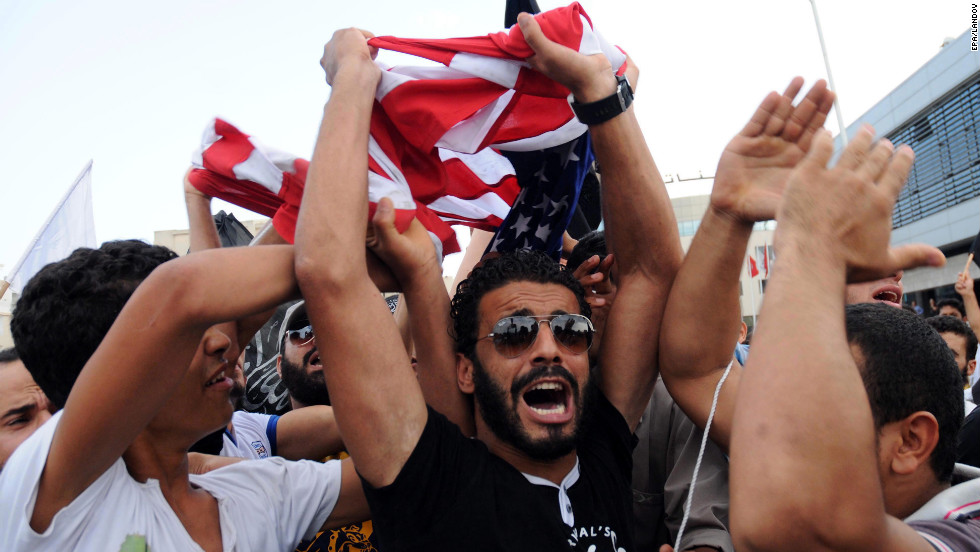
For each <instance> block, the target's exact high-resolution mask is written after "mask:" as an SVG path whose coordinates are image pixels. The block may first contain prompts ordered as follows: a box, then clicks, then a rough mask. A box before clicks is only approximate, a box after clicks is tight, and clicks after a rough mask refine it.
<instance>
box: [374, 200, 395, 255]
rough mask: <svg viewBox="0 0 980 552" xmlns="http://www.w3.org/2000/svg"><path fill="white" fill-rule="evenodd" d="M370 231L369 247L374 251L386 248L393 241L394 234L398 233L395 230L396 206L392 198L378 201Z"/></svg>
mask: <svg viewBox="0 0 980 552" xmlns="http://www.w3.org/2000/svg"><path fill="white" fill-rule="evenodd" d="M369 230H370V231H369V232H368V237H367V246H368V247H370V248H372V249H375V248H378V247H382V246H384V244H385V243H387V242H388V241H389V240H390V239H391V235H392V233H395V234H397V233H398V229H397V228H395V206H394V204H393V203H392V202H391V199H390V198H387V197H383V198H381V200H379V201H378V206H377V208H376V209H375V210H374V217H372V218H371V224H370V228H369Z"/></svg>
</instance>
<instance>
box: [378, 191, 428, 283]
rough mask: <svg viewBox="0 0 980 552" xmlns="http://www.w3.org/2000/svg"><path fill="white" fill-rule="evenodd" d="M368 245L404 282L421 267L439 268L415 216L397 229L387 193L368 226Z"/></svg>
mask: <svg viewBox="0 0 980 552" xmlns="http://www.w3.org/2000/svg"><path fill="white" fill-rule="evenodd" d="M367 246H368V248H369V249H371V251H373V252H374V254H375V255H377V256H378V257H379V258H380V259H381V260H382V261H383V262H384V263H385V264H386V265H388V267H389V268H390V269H391V271H392V273H394V275H395V278H397V279H398V281H399V282H401V283H402V285H403V286H404V285H405V284H407V282H408V281H409V280H411V279H412V278H413V277H415V276H416V275H418V274H420V273H421V272H423V271H426V270H437V271H440V272H441V269H440V268H439V260H438V259H437V258H436V249H435V246H434V245H433V243H432V238H431V237H430V236H429V233H428V231H426V229H425V227H424V226H422V223H421V222H419V221H418V219H413V220H412V223H411V224H410V225H409V227H408V228H407V229H406V230H405V232H404V233H399V232H398V229H397V228H395V208H394V206H393V205H392V203H391V200H390V199H388V198H386V197H385V198H381V200H380V201H378V208H377V211H375V213H374V219H373V220H372V221H371V226H370V228H369V229H368V235H367Z"/></svg>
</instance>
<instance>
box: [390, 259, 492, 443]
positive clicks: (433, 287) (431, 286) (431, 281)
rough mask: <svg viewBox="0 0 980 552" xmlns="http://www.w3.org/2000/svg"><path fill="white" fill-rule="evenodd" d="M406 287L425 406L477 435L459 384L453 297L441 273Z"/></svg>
mask: <svg viewBox="0 0 980 552" xmlns="http://www.w3.org/2000/svg"><path fill="white" fill-rule="evenodd" d="M419 276H420V277H419V278H416V279H415V280H414V281H412V282H410V283H407V284H406V289H405V299H406V302H407V303H408V314H409V321H410V324H411V327H412V335H413V337H414V339H415V351H416V356H417V357H418V378H419V385H420V386H421V387H422V396H423V397H425V402H426V403H428V405H429V406H431V407H432V408H434V409H435V410H436V411H438V412H439V413H441V414H442V415H444V416H446V417H447V418H449V420H450V421H452V422H453V423H455V424H456V425H458V426H459V428H460V430H462V432H463V434H464V435H474V434H475V431H476V428H475V426H474V422H473V411H472V409H471V407H470V404H469V402H468V401H467V399H466V396H465V395H464V394H463V393H462V392H461V391H460V390H459V386H458V385H457V384H456V355H455V354H454V352H453V351H454V343H453V340H452V337H450V333H449V330H450V326H451V325H452V322H451V320H450V318H449V295H448V294H447V293H446V288H445V286H444V284H443V283H442V275H441V272H439V271H437V270H435V268H433V269H432V270H429V271H428V275H425V274H420V275H419Z"/></svg>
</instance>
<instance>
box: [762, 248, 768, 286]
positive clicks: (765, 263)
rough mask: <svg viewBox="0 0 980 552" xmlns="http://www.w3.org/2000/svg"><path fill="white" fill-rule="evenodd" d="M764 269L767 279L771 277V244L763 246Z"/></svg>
mask: <svg viewBox="0 0 980 552" xmlns="http://www.w3.org/2000/svg"><path fill="white" fill-rule="evenodd" d="M762 269H763V271H764V272H765V273H766V276H765V277H766V278H768V277H769V244H768V243H766V244H763V246H762Z"/></svg>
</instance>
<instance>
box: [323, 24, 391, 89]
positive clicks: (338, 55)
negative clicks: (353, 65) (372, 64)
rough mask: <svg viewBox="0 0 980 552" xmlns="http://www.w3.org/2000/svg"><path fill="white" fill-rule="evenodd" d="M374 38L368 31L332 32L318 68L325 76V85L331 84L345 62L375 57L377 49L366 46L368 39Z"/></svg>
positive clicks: (348, 29) (349, 29)
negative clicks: (321, 69)
mask: <svg viewBox="0 0 980 552" xmlns="http://www.w3.org/2000/svg"><path fill="white" fill-rule="evenodd" d="M372 37H374V35H373V34H371V33H370V32H369V31H364V30H361V29H356V28H353V27H351V28H347V29H340V30H337V31H336V32H334V34H333V36H331V37H330V41H329V42H327V43H326V44H325V45H324V46H323V57H321V58H320V66H321V67H323V71H324V73H325V74H326V78H327V83H329V84H332V83H333V78H334V76H335V75H336V73H337V70H338V69H339V67H340V66H341V65H342V64H343V63H344V62H345V61H347V60H350V59H356V58H358V57H363V59H364V60H371V59H374V57H375V56H376V55H377V48H373V47H371V46H369V45H368V43H367V41H368V39H370V38H372Z"/></svg>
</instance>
